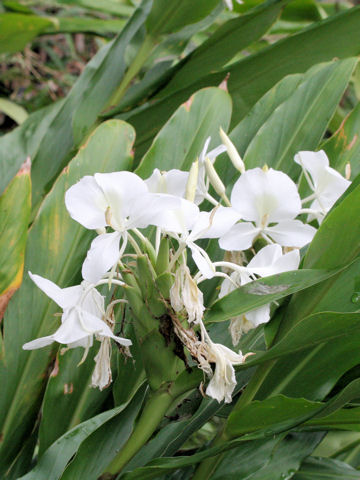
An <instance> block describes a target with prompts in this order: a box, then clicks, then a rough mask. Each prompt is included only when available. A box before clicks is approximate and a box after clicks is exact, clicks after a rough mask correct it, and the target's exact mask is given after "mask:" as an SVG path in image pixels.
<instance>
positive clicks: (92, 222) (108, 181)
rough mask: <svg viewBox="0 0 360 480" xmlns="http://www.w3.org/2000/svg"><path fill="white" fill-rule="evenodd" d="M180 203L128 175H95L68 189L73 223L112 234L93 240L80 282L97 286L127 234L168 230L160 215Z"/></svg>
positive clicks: (123, 173) (117, 173) (132, 175)
mask: <svg viewBox="0 0 360 480" xmlns="http://www.w3.org/2000/svg"><path fill="white" fill-rule="evenodd" d="M179 201H180V200H179V199H178V198H176V197H173V196H171V195H161V194H153V193H149V190H148V187H147V185H146V183H145V182H144V181H143V180H142V179H141V178H140V177H138V176H137V175H135V174H134V173H131V172H113V173H96V174H95V175H94V176H93V177H90V176H86V177H84V178H82V179H81V180H80V181H79V182H78V183H76V184H75V185H73V186H72V187H70V188H69V190H68V191H67V192H66V195H65V204H66V208H67V209H68V211H69V213H70V215H71V217H72V218H73V219H74V220H76V221H77V222H79V223H80V224H81V225H83V226H84V227H86V228H89V229H103V228H104V227H106V226H110V227H112V228H113V230H114V232H112V233H102V234H101V235H99V236H98V237H97V238H95V239H94V240H93V242H92V244H91V247H90V250H89V251H88V255H87V257H86V259H85V262H84V264H83V267H82V274H83V278H84V279H85V280H87V281H89V282H91V283H96V282H98V281H99V280H100V278H101V277H102V276H103V274H104V273H105V272H107V271H108V270H109V269H110V268H112V267H113V266H114V265H115V264H116V263H117V262H118V260H119V259H120V258H121V256H122V254H123V253H124V250H125V247H126V244H127V239H128V233H127V231H128V230H130V229H135V228H145V227H147V226H148V225H156V226H160V227H171V226H172V225H168V224H166V223H163V221H164V219H165V218H166V216H164V215H161V213H162V212H163V211H164V209H165V210H166V209H168V208H170V209H171V208H175V207H176V206H177V205H178V204H179ZM160 219H161V220H160ZM121 239H122V240H123V243H122V246H121V248H120V241H121Z"/></svg>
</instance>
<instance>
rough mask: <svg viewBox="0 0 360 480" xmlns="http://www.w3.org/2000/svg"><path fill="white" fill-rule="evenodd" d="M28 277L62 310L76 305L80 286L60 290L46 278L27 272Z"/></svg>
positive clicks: (80, 292)
mask: <svg viewBox="0 0 360 480" xmlns="http://www.w3.org/2000/svg"><path fill="white" fill-rule="evenodd" d="M29 276H30V278H31V280H32V281H33V282H34V283H35V284H36V285H37V286H38V287H39V288H40V289H41V290H42V291H43V292H44V293H46V295H47V296H48V297H50V298H51V299H52V300H54V302H56V303H57V304H58V305H59V306H60V307H61V308H62V309H65V308H70V307H72V306H74V305H76V303H77V302H78V301H79V299H80V297H81V295H82V292H83V289H82V287H81V285H76V286H74V287H68V288H60V287H58V286H57V285H56V284H55V283H54V282H51V281H50V280H48V279H47V278H44V277H41V276H40V275H36V274H33V273H31V272H29Z"/></svg>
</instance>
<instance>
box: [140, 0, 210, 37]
mask: <svg viewBox="0 0 360 480" xmlns="http://www.w3.org/2000/svg"><path fill="white" fill-rule="evenodd" d="M217 4H218V0H197V2H196V4H194V2H193V1H192V0H179V1H178V2H175V3H174V2H169V1H168V0H155V1H154V2H153V7H152V9H151V11H150V13H149V16H148V18H147V21H146V27H147V31H148V33H149V34H150V35H152V36H158V35H162V34H165V33H173V32H176V31H177V30H180V29H182V28H183V27H185V26H186V25H190V24H192V23H196V22H198V21H199V20H201V19H202V18H204V17H206V16H207V15H209V14H210V13H211V12H212V10H213V9H214V8H215V7H216V6H217Z"/></svg>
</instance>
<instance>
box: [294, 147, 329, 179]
mask: <svg viewBox="0 0 360 480" xmlns="http://www.w3.org/2000/svg"><path fill="white" fill-rule="evenodd" d="M294 160H295V162H296V163H297V164H298V165H300V166H301V167H302V168H305V170H307V171H308V172H309V173H310V175H311V178H312V180H313V182H314V186H315V185H316V184H317V183H318V182H319V180H320V178H321V176H322V174H323V172H324V170H325V169H326V167H328V166H329V160H328V158H327V156H326V153H325V152H324V151H323V150H320V152H309V151H303V152H299V153H297V154H296V155H295V157H294Z"/></svg>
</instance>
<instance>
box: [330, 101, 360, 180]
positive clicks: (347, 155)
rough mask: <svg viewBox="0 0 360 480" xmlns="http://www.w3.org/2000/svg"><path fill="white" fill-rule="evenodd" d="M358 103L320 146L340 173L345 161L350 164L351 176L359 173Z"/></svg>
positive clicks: (359, 119) (359, 113) (359, 110)
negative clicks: (337, 128) (336, 129)
mask: <svg viewBox="0 0 360 480" xmlns="http://www.w3.org/2000/svg"><path fill="white" fill-rule="evenodd" d="M359 131H360V104H358V105H357V106H356V107H355V108H354V110H352V112H350V113H349V115H348V116H347V117H346V118H345V120H344V122H343V124H342V125H341V126H340V128H339V130H338V131H337V132H335V133H334V135H333V136H332V137H331V138H329V139H328V140H327V141H326V142H325V143H323V144H322V145H321V147H322V148H323V149H324V150H325V152H326V154H327V155H328V157H329V160H330V164H331V166H332V167H333V168H336V169H337V170H338V171H339V172H341V173H342V174H344V173H345V168H346V165H347V163H350V166H351V178H355V176H357V175H358V174H359V173H360V165H359V162H358V159H359V155H360V135H359Z"/></svg>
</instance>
